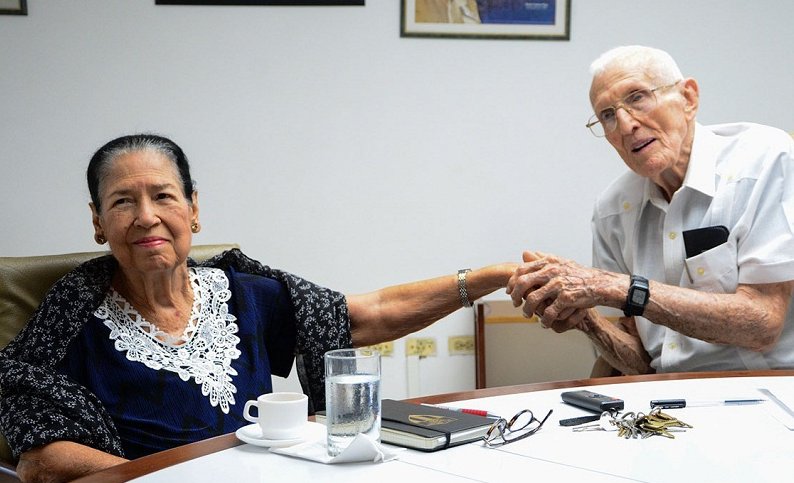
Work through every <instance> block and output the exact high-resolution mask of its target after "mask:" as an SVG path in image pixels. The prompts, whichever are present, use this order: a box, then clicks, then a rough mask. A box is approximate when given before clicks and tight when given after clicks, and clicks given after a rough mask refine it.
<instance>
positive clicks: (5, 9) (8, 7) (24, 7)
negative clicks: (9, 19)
mask: <svg viewBox="0 0 794 483" xmlns="http://www.w3.org/2000/svg"><path fill="white" fill-rule="evenodd" d="M27 14H28V1H27V0H0V15H27Z"/></svg>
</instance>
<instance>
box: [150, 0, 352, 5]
mask: <svg viewBox="0 0 794 483" xmlns="http://www.w3.org/2000/svg"><path fill="white" fill-rule="evenodd" d="M154 3H155V5H294V6H300V5H304V6H317V5H364V0H155V1H154Z"/></svg>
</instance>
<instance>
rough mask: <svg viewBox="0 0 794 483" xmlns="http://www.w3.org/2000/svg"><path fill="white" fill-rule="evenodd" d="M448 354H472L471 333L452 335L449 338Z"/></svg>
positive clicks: (472, 339) (472, 340) (472, 337)
mask: <svg viewBox="0 0 794 483" xmlns="http://www.w3.org/2000/svg"><path fill="white" fill-rule="evenodd" d="M448 342H449V355H467V354H474V336H473V335H457V336H455V335H453V336H452V337H450V338H449V341H448Z"/></svg>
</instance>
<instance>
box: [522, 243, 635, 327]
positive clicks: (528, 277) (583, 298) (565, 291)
mask: <svg viewBox="0 0 794 483" xmlns="http://www.w3.org/2000/svg"><path fill="white" fill-rule="evenodd" d="M523 259H524V264H522V265H520V266H519V267H518V268H517V269H516V271H515V273H514V274H513V276H512V277H510V280H509V281H508V283H507V293H508V294H509V295H510V297H511V298H512V299H513V305H514V306H516V307H518V306H519V305H521V303H522V302H523V303H524V308H523V311H524V314H525V315H526V316H527V317H531V316H532V315H533V314H537V315H538V316H540V318H541V320H540V322H541V324H542V325H543V326H545V327H551V328H552V329H554V331H556V332H564V331H566V330H570V329H572V328H574V327H578V326H579V325H580V324H581V322H582V320H583V318H584V315H585V309H588V308H591V307H595V306H597V305H601V304H603V302H604V300H603V297H601V296H599V295H598V288H599V287H604V286H606V285H607V284H609V285H612V286H614V285H615V284H618V286H620V285H625V282H623V283H621V281H620V280H618V277H619V276H618V275H616V274H612V273H609V272H605V271H603V270H598V269H594V268H588V267H584V266H582V265H579V264H578V263H576V262H574V261H572V260H566V259H563V258H560V257H556V256H553V255H547V254H543V253H540V252H524V254H523Z"/></svg>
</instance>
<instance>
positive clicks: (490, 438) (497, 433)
mask: <svg viewBox="0 0 794 483" xmlns="http://www.w3.org/2000/svg"><path fill="white" fill-rule="evenodd" d="M553 411H554V410H553V409H549V412H548V413H546V416H545V417H544V418H543V420H540V419H538V418H536V417H535V415H534V414H533V413H532V410H530V409H522V410H521V411H519V412H517V413H516V414H515V415H514V416H513V417H512V418H510V420H509V421H508V420H507V419H504V418H499V419H497V420H496V421H495V422H494V423H493V424H492V425H491V427H490V428H488V432H487V433H485V436H483V437H482V439H483V443H485V446H488V447H489V448H496V447H498V446H502V445H505V444H509V443H514V442H516V441H519V440H522V439H524V438H528V437H530V436H532V435H533V434H535V433H537V432H538V431H540V428H542V427H543V423H545V422H546V420H547V419H549V416H551V413H552V412H553Z"/></svg>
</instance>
